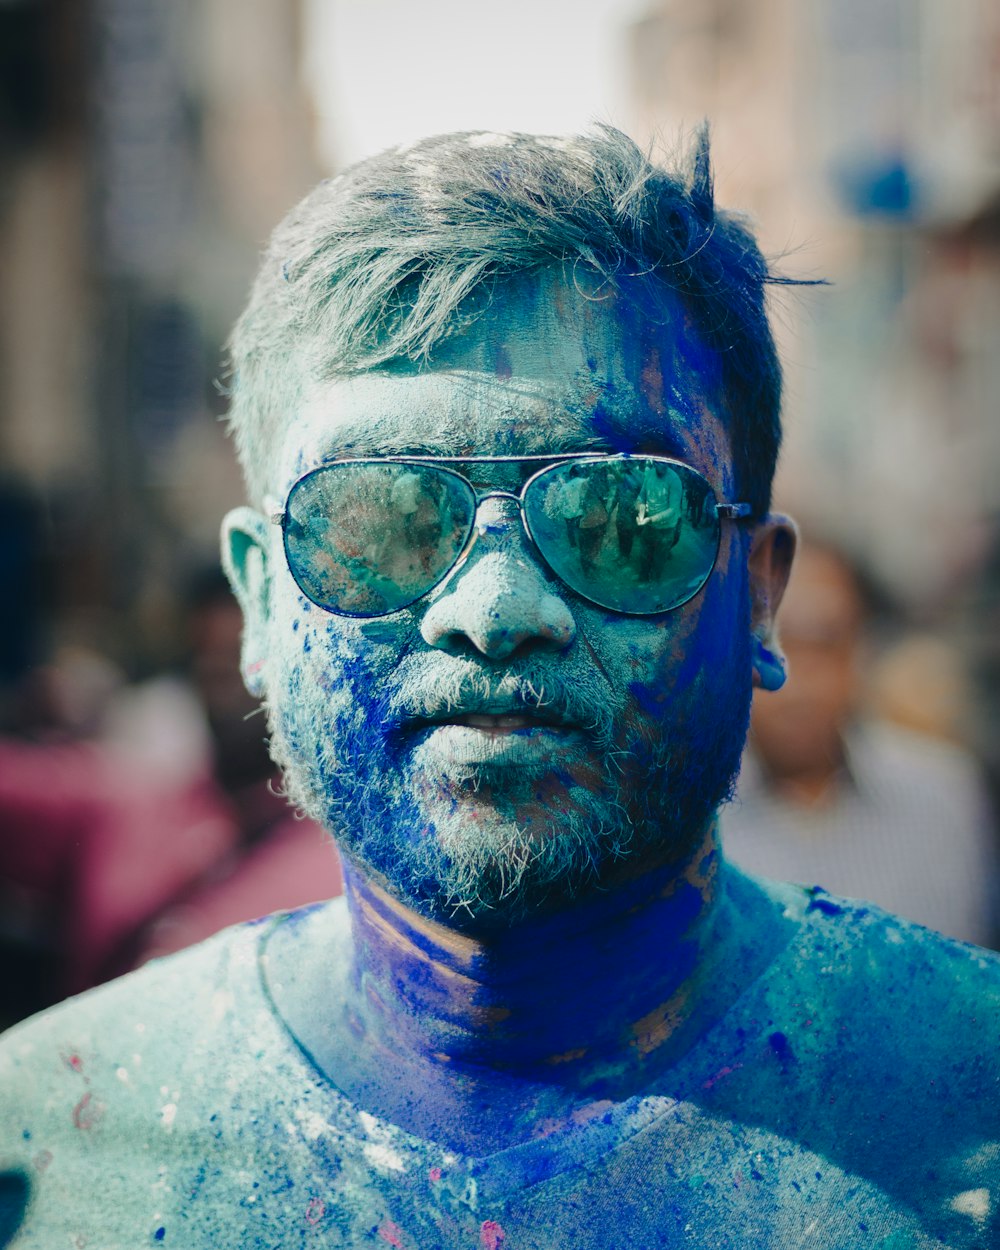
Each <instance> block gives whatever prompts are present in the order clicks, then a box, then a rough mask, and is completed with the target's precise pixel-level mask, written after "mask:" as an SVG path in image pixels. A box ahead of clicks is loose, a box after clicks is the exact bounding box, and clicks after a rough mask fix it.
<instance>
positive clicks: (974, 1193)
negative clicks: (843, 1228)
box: [698, 878, 1000, 1245]
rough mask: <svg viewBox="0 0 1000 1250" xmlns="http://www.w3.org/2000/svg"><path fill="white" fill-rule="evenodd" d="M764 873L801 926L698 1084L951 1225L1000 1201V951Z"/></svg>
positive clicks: (777, 904)
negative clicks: (984, 1200)
mask: <svg viewBox="0 0 1000 1250" xmlns="http://www.w3.org/2000/svg"><path fill="white" fill-rule="evenodd" d="M749 880H750V882H751V884H752V885H756V886H757V887H758V888H759V889H761V890H762V891H763V893H764V894H765V895H766V896H767V898H768V899H769V900H770V903H771V905H772V906H773V907H774V908H775V912H776V914H777V915H779V916H781V917H782V918H783V919H784V920H785V922H786V923H788V924H789V925H790V929H791V932H792V937H791V940H790V941H789V942H788V943H787V944H786V946H785V947H784V949H783V950H782V952H781V953H780V954H779V955H778V956H777V957H776V958H775V960H774V961H773V963H772V965H771V967H770V968H769V970H768V971H767V972H766V973H764V975H763V976H762V977H761V978H759V980H758V982H757V983H755V985H754V986H752V987H751V988H750V989H749V990H748V991H747V992H746V994H745V995H744V997H743V999H742V1000H741V1002H740V1003H739V1004H738V1007H737V1009H736V1011H735V1012H734V1013H733V1017H732V1020H731V1023H730V1025H729V1027H728V1028H727V1029H726V1031H725V1034H724V1036H722V1037H721V1038H720V1042H721V1045H720V1046H716V1047H715V1049H714V1051H713V1054H712V1055H711V1056H710V1058H711V1060H712V1061H713V1062H714V1063H715V1064H717V1065H718V1069H717V1072H716V1074H715V1075H714V1076H713V1075H712V1074H709V1079H710V1080H711V1081H713V1082H715V1083H713V1084H712V1085H711V1089H710V1092H709V1093H708V1094H707V1095H706V1094H704V1093H702V1092H699V1094H698V1097H699V1098H700V1099H702V1100H705V1099H706V1098H707V1099H709V1100H710V1101H711V1103H712V1105H713V1107H714V1108H715V1109H717V1110H718V1111H720V1112H722V1111H724V1112H726V1113H728V1114H730V1115H731V1116H733V1117H734V1118H735V1119H738V1120H741V1121H742V1120H743V1119H747V1120H748V1121H749V1122H752V1123H759V1122H764V1123H765V1124H767V1125H768V1126H769V1127H770V1128H772V1129H774V1130H775V1131H777V1132H779V1133H780V1135H781V1136H783V1137H784V1138H786V1139H788V1140H790V1141H795V1142H798V1143H800V1144H801V1145H804V1146H807V1147H808V1148H809V1149H811V1150H813V1151H815V1152H816V1153H817V1154H818V1155H820V1156H823V1157H825V1158H828V1159H830V1160H833V1161H835V1162H837V1163H838V1165H839V1166H840V1167H842V1168H843V1169H844V1170H845V1171H847V1172H850V1173H852V1174H855V1175H859V1176H865V1177H868V1178H870V1179H873V1180H875V1181H876V1182H877V1183H878V1185H880V1186H881V1187H882V1188H883V1189H884V1190H885V1192H886V1193H890V1194H893V1195H895V1196H896V1197H897V1198H898V1199H899V1200H900V1201H901V1202H904V1203H906V1204H908V1205H911V1206H913V1207H914V1208H915V1209H919V1210H920V1211H921V1212H924V1213H925V1214H926V1216H927V1218H928V1220H930V1221H931V1222H932V1223H933V1224H934V1226H938V1225H940V1227H941V1228H942V1229H945V1228H947V1229H951V1228H952V1224H953V1223H954V1221H955V1220H958V1223H959V1224H961V1219H959V1216H960V1215H961V1213H962V1211H964V1210H965V1208H966V1207H968V1206H969V1204H975V1203H977V1202H980V1199H981V1195H983V1194H985V1195H988V1196H989V1203H990V1204H991V1210H993V1209H995V1210H1000V1143H998V1137H1000V1133H998V1128H997V1126H998V1124H1000V958H998V956H997V955H995V954H994V953H992V952H990V951H986V950H983V949H981V948H980V947H976V946H971V945H968V944H967V943H963V942H958V941H953V940H952V939H950V938H945V937H942V936H941V935H939V934H937V933H935V932H933V931H931V930H929V929H924V928H922V927H921V926H920V925H916V924H912V923H910V922H908V921H906V920H902V919H900V918H898V917H896V916H892V915H889V914H888V913H886V912H884V911H882V910H881V909H880V908H877V907H874V906H871V905H869V904H865V903H859V902H856V901H852V900H849V899H843V898H837V897H835V896H833V895H830V894H828V893H826V891H824V890H822V889H820V888H818V887H814V888H812V889H805V888H802V887H799V886H789V885H782V884H778V883H772V882H768V881H762V880H757V881H754V879H752V878H751V879H749ZM761 907H762V909H764V910H765V911H766V906H765V904H764V903H763V902H762V903H761ZM717 1052H722V1053H717ZM718 1072H724V1073H726V1074H727V1075H726V1076H725V1079H724V1080H718V1079H717V1077H718ZM698 1088H699V1089H704V1088H707V1087H706V1086H705V1084H704V1082H703V1081H702V1084H701V1085H700V1087H698ZM956 1204H957V1205H956ZM963 1204H964V1206H963ZM969 1209H970V1210H971V1207H969ZM976 1209H977V1210H978V1207H977V1208H976ZM956 1213H957V1214H956ZM966 1214H968V1213H967V1212H966ZM962 1218H965V1217H964V1216H963V1217H962ZM996 1231H997V1233H998V1234H1000V1228H998V1229H997V1230H996ZM949 1244H952V1243H951V1242H949ZM955 1244H963V1245H964V1244H967V1242H965V1241H963V1240H961V1239H958V1241H957V1242H956V1243H955ZM984 1244H986V1243H984ZM990 1244H993V1243H992V1242H991V1243H990ZM998 1244H1000V1243H998Z"/></svg>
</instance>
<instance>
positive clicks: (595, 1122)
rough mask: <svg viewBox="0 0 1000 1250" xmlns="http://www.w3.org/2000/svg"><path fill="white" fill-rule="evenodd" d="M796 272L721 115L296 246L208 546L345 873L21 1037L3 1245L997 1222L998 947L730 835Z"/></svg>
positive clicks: (412, 202) (482, 150) (335, 202)
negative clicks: (806, 873) (670, 502)
mask: <svg viewBox="0 0 1000 1250" xmlns="http://www.w3.org/2000/svg"><path fill="white" fill-rule="evenodd" d="M767 280H768V275H767V270H766V267H765V265H764V263H763V261H762V260H761V257H760V255H759V253H758V251H757V249H756V247H755V246H754V244H753V242H752V239H751V237H750V236H749V234H748V233H747V231H746V229H745V228H744V227H743V226H742V225H741V224H740V223H739V221H737V220H736V219H735V218H733V217H730V216H728V215H726V214H723V213H718V212H716V211H715V209H714V207H713V203H712V195H711V181H710V175H709V169H708V159H707V145H706V143H705V142H704V140H702V141H701V142H700V143H699V144H698V146H697V149H696V151H695V157H694V161H693V168H692V172H691V174H690V177H689V178H688V179H686V180H681V179H680V178H678V177H674V176H672V175H669V174H667V173H666V172H664V171H662V170H658V169H655V168H652V167H650V166H649V165H648V164H647V163H646V161H645V160H644V159H643V158H642V156H641V154H640V153H639V152H638V150H637V149H636V148H635V147H634V146H633V145H632V144H631V143H630V142H629V141H628V140H626V139H625V138H624V136H622V135H619V134H617V133H616V132H611V131H601V132H600V133H599V134H597V135H596V136H593V137H588V138H584V139H569V140H561V139H545V138H530V137H527V136H498V135H485V134H473V135H457V136H446V137H443V138H438V139H432V140H428V141H426V142H424V143H421V144H419V145H417V146H416V147H414V148H412V149H410V150H401V151H394V152H390V153H388V154H386V155H384V156H382V157H379V158H376V159H374V160H371V161H368V162H366V163H364V164H362V165H360V166H358V167H357V168H355V169H354V170H352V171H350V172H349V173H348V174H346V175H344V176H343V177H342V178H340V179H338V180H336V181H334V182H332V183H328V184H324V185H323V186H321V187H320V188H318V189H317V191H316V192H314V193H313V195H312V196H311V197H310V198H309V199H307V200H306V201H305V203H304V204H303V205H301V206H300V207H299V208H298V209H296V210H295V211H294V212H293V213H292V215H291V216H290V217H289V218H288V219H287V221H286V222H285V223H284V225H283V226H281V227H280V228H279V230H278V232H277V233H276V235H275V236H274V239H273V241H272V244H271V248H270V250H269V252H268V254H267V257H266V258H265V261H264V264H263V267H262V270H261V273H260V275H259V277H258V280H257V284H256V286H255V288H254V292H253V294H252V296H251V300H250V304H249V307H248V309H247V311H246V312H245V313H244V315H243V317H242V319H241V321H240V323H239V325H238V327H237V329H236V332H235V335H234V339H233V359H234V366H235V371H234V383H233V423H234V427H235V429H236V434H237V440H238V446H239V448H240V451H241V454H242V456H243V460H244V464H245V466H246V469H247V475H248V483H249V489H250V492H251V496H252V497H253V498H254V500H255V501H256V507H255V508H252V509H251V508H243V509H239V510H237V512H235V513H233V514H232V515H231V516H230V517H228V518H227V521H226V524H225V527H224V553H225V561H226V564H227V567H228V569H229V570H230V573H231V577H232V580H233V584H234V586H235V587H236V590H237V593H238V595H239V597H240V599H241V602H242V605H243V609H244V613H245V618H246V628H245V633H244V643H243V669H244V675H245V679H246V681H247V684H248V686H249V687H250V688H251V690H253V691H254V692H255V693H257V694H258V695H260V696H261V697H263V698H264V699H265V700H266V702H267V705H268V708H269V712H270V721H271V744H272V750H273V752H274V754H275V755H276V757H277V758H278V759H279V760H280V761H281V762H282V764H283V765H284V768H285V771H286V776H287V779H288V784H289V787H290V789H291V791H292V793H293V794H294V796H295V798H296V799H297V801H298V803H299V804H300V805H301V806H302V807H303V808H304V809H305V810H306V811H307V812H309V813H310V814H312V815H314V816H318V817H319V818H320V819H321V820H322V821H323V822H324V823H325V824H326V825H327V826H328V827H329V828H330V829H332V830H334V831H335V832H336V835H337V838H338V842H339V845H340V848H341V852H342V857H343V868H344V880H345V893H346V901H345V902H343V903H341V902H337V903H333V904H324V905H320V906H319V907H318V908H315V909H311V910H308V911H306V912H300V913H293V914H292V915H289V916H286V917H284V918H279V919H276V920H271V921H268V922H266V923H264V924H260V925H257V926H255V927H249V928H244V929H241V930H233V931H229V932H228V933H226V934H224V935H221V936H219V937H217V938H215V939H212V940H211V941H209V942H208V943H205V944H203V945H202V946H200V947H198V948H196V949H195V950H194V951H193V952H189V953H186V954H181V955H179V956H175V957H173V958H171V959H168V960H164V961H163V962H161V963H159V964H155V965H153V966H152V967H150V968H148V969H146V970H143V971H141V972H140V973H138V974H136V975H135V976H133V977H132V978H130V979H127V980H124V981H121V982H118V983H116V984H115V985H113V986H111V987H110V988H107V989H104V990H100V991H98V992H96V993H95V994H93V995H91V996H89V997H88V998H85V999H83V1000H81V1001H77V1002H75V1003H73V1004H70V1005H69V1006H67V1007H66V1008H64V1009H62V1010H57V1011H54V1012H52V1013H51V1014H50V1015H49V1016H48V1017H46V1018H43V1019H42V1020H40V1021H38V1022H36V1023H34V1024H30V1025H28V1026H26V1027H24V1028H22V1029H21V1030H20V1031H18V1032H15V1033H14V1034H13V1035H12V1036H11V1037H10V1040H9V1042H8V1044H7V1048H6V1052H5V1064H6V1069H5V1076H4V1080H5V1089H6V1090H7V1095H6V1097H7V1115H6V1122H7V1124H8V1125H9V1132H8V1136H7V1137H6V1138H5V1139H4V1147H3V1148H4V1150H5V1152H6V1154H5V1162H6V1166H7V1167H8V1170H9V1179H8V1189H9V1191H10V1192H11V1194H13V1195H14V1197H13V1198H12V1200H11V1203H10V1206H11V1208H12V1209H15V1208H16V1209H17V1210H18V1211H19V1210H20V1208H19V1207H17V1202H18V1200H20V1201H21V1202H22V1204H23V1201H24V1200H25V1199H26V1198H28V1196H29V1195H30V1204H31V1205H30V1206H29V1209H28V1211H27V1214H26V1216H25V1218H24V1223H23V1231H22V1232H21V1233H20V1234H18V1235H17V1236H15V1238H14V1241H13V1244H14V1245H17V1246H18V1247H28V1246H42V1245H45V1246H55V1245H65V1244H73V1243H72V1239H73V1237H77V1238H78V1239H80V1241H79V1242H78V1244H94V1245H97V1244H99V1245H101V1246H102V1247H110V1246H134V1245H147V1244H150V1245H152V1244H156V1243H157V1242H162V1243H164V1244H166V1245H171V1244H176V1245H181V1246H184V1247H202V1246H206V1247H207V1246H213V1247H215V1246H219V1245H232V1246H253V1247H264V1246H279V1245H280V1246H282V1247H290V1246H309V1245H322V1246H362V1245H373V1246H379V1245H389V1246H395V1247H407V1248H409V1247H418V1246H419V1247H422V1248H424V1250H426V1248H428V1247H448V1248H451V1247H477V1246H478V1247H488V1248H490V1250H496V1248H497V1247H500V1246H503V1247H504V1248H505V1250H515V1248H518V1250H520V1248H522V1247H546V1248H551V1247H570V1246H572V1247H609V1246H613V1247H618V1246H636V1247H648V1246H674V1245H693V1246H699V1247H706V1246H711V1247H723V1246H739V1247H746V1246H776V1247H785V1246H800V1245H816V1246H823V1247H834V1246H836V1247H840V1246H876V1245H879V1246H882V1247H883V1248H888V1247H890V1246H891V1247H893V1248H894V1250H896V1248H898V1247H904V1246H905V1247H918V1246H919V1247H923V1246H930V1245H932V1244H933V1245H937V1244H941V1241H942V1239H943V1240H944V1241H945V1242H946V1243H947V1244H948V1245H951V1246H968V1247H972V1246H980V1245H987V1244H990V1238H991V1237H992V1236H993V1234H994V1231H995V1209H996V1201H997V1198H998V1197H1000V1188H998V1182H1000V1172H998V1157H1000V1143H998V1142H997V1141H996V1137H997V1120H996V1062H995V1058H994V1055H995V1045H996V1035H997V1025H996V1014H995V1013H996V1002H997V997H998V984H1000V982H998V976H997V968H996V964H995V963H994V962H993V961H992V959H991V957H989V956H988V955H986V954H985V953H981V952H979V951H977V950H975V949H972V948H964V947H959V946H955V945H951V944H948V943H946V942H945V941H944V940H943V939H937V938H934V937H932V936H930V935H928V934H926V933H924V932H922V931H918V930H915V929H913V928H911V927H910V926H908V925H907V924H906V923H904V922H898V921H895V920H893V919H891V918H889V917H887V916H885V915H884V914H882V913H879V912H876V911H865V910H863V909H852V908H849V907H847V906H846V905H843V904H841V903H838V902H836V901H835V900H833V899H831V898H829V897H828V896H826V895H825V894H823V893H822V891H818V890H814V891H811V892H806V891H803V890H801V889H796V888H791V887H781V886H773V885H768V884H764V883H761V882H757V881H754V880H752V879H750V878H747V877H745V876H743V875H741V874H740V873H738V872H736V871H734V870H732V869H729V868H728V867H726V866H725V865H724V863H723V862H722V860H721V859H720V854H719V846H718V839H717V834H716V821H715V812H716V809H717V808H718V806H719V804H720V803H721V802H722V801H723V800H724V799H725V797H726V795H727V794H728V792H729V790H730V787H731V784H732V778H733V775H734V773H735V771H736V769H737V767H738V763H739V756H740V748H741V746H742V743H743V739H744V736H745V730H746V724H747V716H748V709H749V702H750V692H751V687H752V685H753V684H760V685H762V686H765V687H777V686H778V685H780V684H781V681H782V679H783V673H782V666H781V660H780V656H779V655H778V652H777V649H776V643H775V640H774V614H775V610H776V608H777V604H778V601H779V600H780V597H781V592H782V588H783V585H784V582H785V580H786V577H787V573H788V567H789V563H790V559H791V555H792V547H793V542H794V537H793V530H792V528H791V526H790V523H789V522H787V521H785V520H783V519H782V518H779V517H772V516H769V515H768V497H769V483H770V478H771V473H772V470H773V467H774V459H775V455H776V452H777V443H778V432H779V426H778V391H779V380H778V379H779V375H778V369H777V364H776V360H775V356H774V350H773V345H772V341H771V337H770V334H769V331H768V327H767V322H766V319H765V316H764V312H763V296H764V285H765V282H766V281H767ZM650 475H654V476H657V477H659V478H660V479H661V481H662V484H663V489H662V491H660V492H658V493H661V494H669V493H670V492H671V491H673V492H675V493H676V494H677V495H678V496H683V504H682V506H681V508H680V514H681V515H682V516H684V517H685V518H686V522H685V525H686V528H685V530H684V533H683V535H682V536H681V537H680V538H678V540H677V541H676V542H675V541H674V533H673V530H674V527H675V524H676V519H675V518H674V519H671V522H670V523H669V524H666V523H665V524H664V525H663V527H662V535H663V542H664V544H666V545H668V546H669V547H670V550H669V553H667V552H663V553H660V554H662V556H663V558H662V559H660V558H653V559H651V558H650V555H649V552H648V550H647V549H648V547H649V546H650V541H649V539H647V538H646V537H645V535H644V536H643V538H642V541H641V542H640V541H638V535H639V534H640V533H642V532H643V531H644V530H645V529H646V527H647V524H648V526H649V527H650V528H652V527H653V526H654V525H655V522H654V521H653V520H652V516H654V515H655V514H650V513H649V512H648V510H647V509H646V508H645V507H644V506H643V503H642V500H643V497H645V498H648V497H650V490H651V486H652V483H651V481H650ZM577 479H582V480H584V481H585V483H586V489H585V490H583V491H575V490H569V489H566V488H567V487H569V486H571V485H572V483H574V482H575V481H576V480H577ZM401 483H405V486H403V485H400V484H401ZM394 490H395V491H396V492H397V495H402V496H404V497H406V498H407V500H408V502H407V505H406V507H405V508H401V509H396V508H393V507H392V506H391V501H392V497H393V491H394ZM644 492H645V495H644ZM654 493H656V492H654ZM598 503H600V507H598ZM581 504H582V506H583V513H582V514H581V511H580V507H579V505H581ZM589 512H594V513H597V512H601V513H603V514H604V516H603V519H601V518H598V519H597V522H596V523H595V524H594V525H593V526H590V525H589V524H588V528H593V529H594V530H595V532H594V533H592V534H589V535H587V536H586V540H585V542H584V539H583V538H582V537H581V536H580V534H581V531H582V528H583V523H582V522H583V517H585V516H586V517H587V518H588V522H589V520H590V518H589V516H588V513H589ZM416 515H419V517H420V520H419V524H415V522H414V517H415V516H416ZM630 517H631V520H629V518H630ZM435 518H436V519H435ZM418 530H419V539H418V538H417V531H418ZM623 535H625V536H626V538H627V539H631V540H632V541H631V545H630V544H629V542H628V541H623ZM389 537H391V538H392V542H387V538H389ZM584 546H585V548H586V550H585V553H584V551H583V550H582V548H583V547H584ZM389 552H391V554H387V553H389ZM653 556H654V557H656V556H657V553H656V552H655V551H654V552H653ZM650 570H655V576H654V575H653V573H651V572H650ZM12 1223H13V1218H12Z"/></svg>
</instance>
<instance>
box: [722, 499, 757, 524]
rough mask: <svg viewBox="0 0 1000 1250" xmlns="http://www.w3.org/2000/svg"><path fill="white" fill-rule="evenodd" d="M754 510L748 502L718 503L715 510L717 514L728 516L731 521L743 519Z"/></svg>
mask: <svg viewBox="0 0 1000 1250" xmlns="http://www.w3.org/2000/svg"><path fill="white" fill-rule="evenodd" d="M752 511H753V508H752V506H751V505H750V504H748V503H717V504H716V505H715V512H716V515H717V516H720V517H728V518H729V519H730V520H731V521H743V520H745V519H746V518H747V517H748V516H749V515H750V514H751V512H752Z"/></svg>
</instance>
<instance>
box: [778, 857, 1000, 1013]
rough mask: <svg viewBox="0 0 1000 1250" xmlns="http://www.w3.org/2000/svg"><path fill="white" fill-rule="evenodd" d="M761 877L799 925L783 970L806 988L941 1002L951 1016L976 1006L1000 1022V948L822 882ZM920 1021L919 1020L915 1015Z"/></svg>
mask: <svg viewBox="0 0 1000 1250" xmlns="http://www.w3.org/2000/svg"><path fill="white" fill-rule="evenodd" d="M757 884H758V885H759V886H760V887H761V888H762V889H763V890H764V892H765V893H766V894H767V895H768V896H769V897H770V898H771V899H772V900H773V902H774V903H776V904H777V905H779V906H780V907H781V909H782V912H783V914H784V915H785V917H786V918H788V919H789V920H791V921H792V922H793V923H794V925H795V926H796V935H797V936H796V938H795V939H794V940H793V942H792V944H791V945H790V947H789V949H788V951H787V952H786V955H785V959H784V965H785V966H784V968H783V974H784V975H785V976H788V977H791V978H793V979H795V980H797V981H799V982H800V984H801V987H802V988H803V989H804V990H809V991H810V992H815V993H817V994H820V995H822V994H833V995H836V996H838V997H840V998H843V999H844V1005H845V1007H846V1006H848V1005H850V1004H851V1003H857V1004H865V1005H868V1006H875V1005H877V1004H883V1005H884V1004H885V1003H887V1002H888V1000H890V999H893V1000H898V1001H903V1002H906V1003H909V1004H910V1005H911V1006H912V1008H914V1009H917V1008H919V1009H921V1010H922V1011H927V1010H930V1009H937V1010H940V1011H941V1012H943V1013H944V1016H945V1018H946V1019H948V1020H951V1019H954V1018H957V1017H958V1016H960V1015H963V1014H964V1013H966V1012H967V1011H969V1010H973V1011H975V1012H976V1014H977V1015H978V1016H980V1017H982V1018H983V1021H984V1025H988V1026H991V1027H993V1028H994V1029H997V1030H1000V1012H997V1011H996V1008H997V1007H998V1006H1000V955H998V954H997V953H996V952H994V951H990V950H986V949H985V948H983V947H980V946H973V945H971V944H970V943H968V942H960V941H957V940H956V939H953V938H949V937H945V936H944V935H942V934H940V933H937V932H935V931H934V930H932V929H927V928H924V927H923V926H922V925H919V924H915V923H913V922H912V921H909V920H904V919H903V918H902V917H901V916H895V915H892V914H890V913H889V912H886V911H883V910H882V908H880V907H877V906H875V904H873V903H868V902H864V901H862V900H858V899H848V898H840V897H838V896H837V895H834V894H830V893H828V892H827V891H826V890H824V889H823V888H822V887H820V886H811V887H805V886H797V885H786V884H783V883H779V882H773V881H764V880H762V879H757ZM908 1027H910V1028H912V1027H913V1021H912V1020H911V1021H910V1023H909V1026H908Z"/></svg>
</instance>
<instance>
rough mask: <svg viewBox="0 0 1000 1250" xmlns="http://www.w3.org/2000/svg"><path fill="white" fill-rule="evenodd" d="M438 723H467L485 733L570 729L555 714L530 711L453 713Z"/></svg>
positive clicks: (471, 727)
mask: <svg viewBox="0 0 1000 1250" xmlns="http://www.w3.org/2000/svg"><path fill="white" fill-rule="evenodd" d="M435 723H436V724H447V725H467V726H468V727H469V728H470V729H480V730H482V732H483V733H491V734H503V733H513V732H514V731H515V730H517V729H542V728H545V729H568V728H570V726H569V725H567V724H566V722H565V721H560V720H557V719H556V718H555V717H553V716H544V715H539V714H537V713H528V712H523V711H521V712H465V713H462V714H460V715H458V716H455V715H452V716H449V717H448V718H447V720H445V721H437V722H435Z"/></svg>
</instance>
